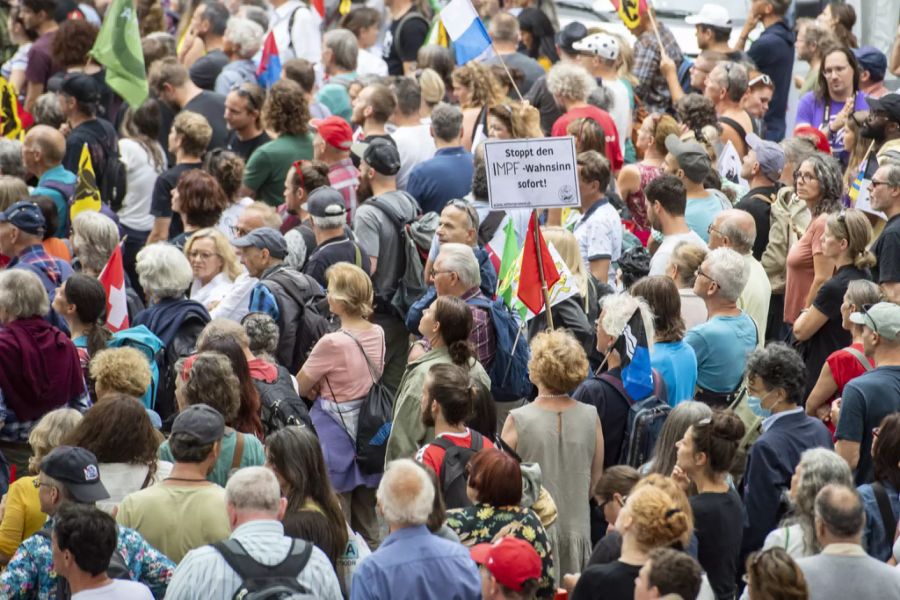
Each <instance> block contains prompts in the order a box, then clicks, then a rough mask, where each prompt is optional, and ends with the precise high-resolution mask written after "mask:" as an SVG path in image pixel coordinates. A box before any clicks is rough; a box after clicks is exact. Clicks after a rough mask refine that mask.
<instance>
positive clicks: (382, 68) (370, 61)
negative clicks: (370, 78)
mask: <svg viewBox="0 0 900 600" xmlns="http://www.w3.org/2000/svg"><path fill="white" fill-rule="evenodd" d="M356 74H357V75H378V76H379V77H387V75H388V66H387V63H386V62H384V59H383V58H381V53H380V52H379V53H378V54H375V53H374V52H372V51H371V50H366V49H364V48H360V49H359V54H357V55H356Z"/></svg>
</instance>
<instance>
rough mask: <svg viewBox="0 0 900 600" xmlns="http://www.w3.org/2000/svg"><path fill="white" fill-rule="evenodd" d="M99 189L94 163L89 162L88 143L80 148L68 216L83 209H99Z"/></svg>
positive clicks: (75, 214) (73, 217)
mask: <svg viewBox="0 0 900 600" xmlns="http://www.w3.org/2000/svg"><path fill="white" fill-rule="evenodd" d="M100 206H101V202H100V190H99V189H98V188H97V178H96V176H95V175H94V165H93V163H91V153H90V152H89V151H88V145H87V144H85V145H84V146H82V148H81V158H79V159H78V180H77V181H76V182H75V197H74V198H73V200H72V208H71V209H69V218H70V219H72V220H73V221H74V220H75V217H76V216H77V215H78V214H79V213H82V212H84V211H88V210H92V211H94V212H97V211H99V210H100Z"/></svg>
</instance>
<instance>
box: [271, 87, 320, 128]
mask: <svg viewBox="0 0 900 600" xmlns="http://www.w3.org/2000/svg"><path fill="white" fill-rule="evenodd" d="M262 116H263V122H264V123H265V124H266V127H268V128H269V129H271V130H272V131H274V132H275V133H277V134H278V135H285V134H287V135H305V134H306V132H307V131H309V104H307V101H306V94H304V93H303V88H301V87H300V84H299V83H297V82H295V81H290V80H285V79H282V80H280V81H277V82H276V83H275V85H273V86H272V89H271V90H269V95H268V96H266V101H265V103H264V104H263V113H262Z"/></svg>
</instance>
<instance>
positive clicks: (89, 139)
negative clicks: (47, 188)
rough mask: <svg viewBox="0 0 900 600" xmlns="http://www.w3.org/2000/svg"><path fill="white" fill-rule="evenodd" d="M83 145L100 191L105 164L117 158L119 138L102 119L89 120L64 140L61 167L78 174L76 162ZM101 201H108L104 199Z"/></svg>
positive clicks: (103, 181)
mask: <svg viewBox="0 0 900 600" xmlns="http://www.w3.org/2000/svg"><path fill="white" fill-rule="evenodd" d="M84 144H87V145H88V152H90V154H91V166H93V168H94V177H95V179H96V181H97V189H99V190H101V191H102V190H103V189H104V187H103V186H104V183H105V177H106V168H107V162H108V161H109V160H110V157H118V156H119V136H118V135H116V130H115V129H113V126H112V125H110V124H109V123H108V122H107V121H105V120H104V119H91V120H90V121H85V122H84V123H82V124H81V125H79V126H78V127H76V128H75V129H73V130H72V131H71V133H69V137H68V138H66V154H65V156H63V160H62V165H63V166H64V167H65V168H66V169H68V170H69V171H71V172H73V173H78V161H79V160H80V159H81V149H82V147H83V146H84ZM103 200H105V201H108V200H107V199H106V198H104V199H103Z"/></svg>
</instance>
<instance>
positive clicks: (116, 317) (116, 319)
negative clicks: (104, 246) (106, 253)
mask: <svg viewBox="0 0 900 600" xmlns="http://www.w3.org/2000/svg"><path fill="white" fill-rule="evenodd" d="M97 279H98V280H99V281H100V283H101V284H103V289H104V291H106V326H107V327H108V328H109V330H110V331H112V332H116V331H119V330H121V329H128V298H127V297H126V295H125V268H124V267H123V266H122V245H121V244H119V245H118V246H116V249H115V250H113V253H112V256H110V257H109V262H107V263H106V266H105V267H103V271H101V273H100V277H98V278H97Z"/></svg>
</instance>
